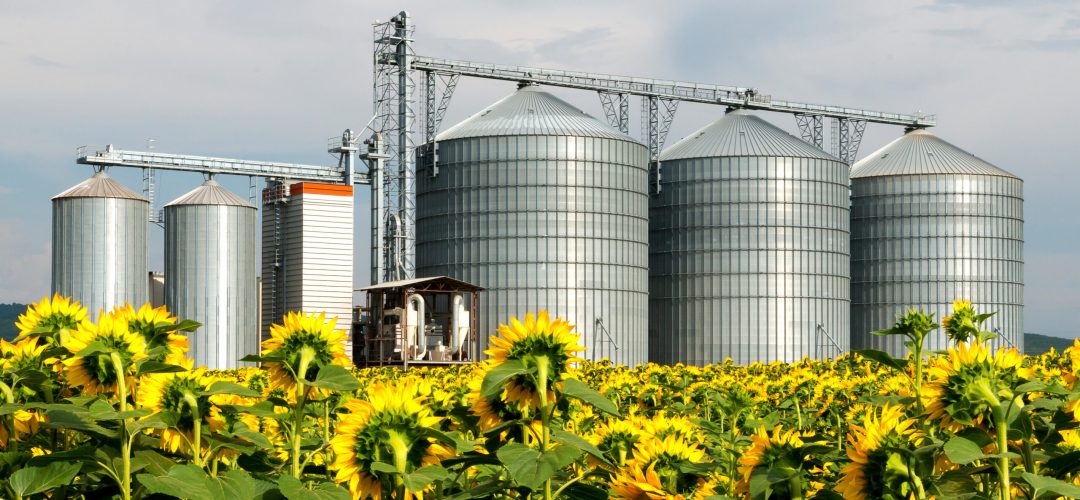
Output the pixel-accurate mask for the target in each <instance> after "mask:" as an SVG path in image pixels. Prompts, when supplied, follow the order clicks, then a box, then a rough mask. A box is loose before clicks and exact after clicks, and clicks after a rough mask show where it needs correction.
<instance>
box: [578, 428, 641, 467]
mask: <svg viewBox="0 0 1080 500" xmlns="http://www.w3.org/2000/svg"><path fill="white" fill-rule="evenodd" d="M645 436H646V434H645V431H644V430H642V428H641V426H640V425H638V424H637V423H636V422H633V421H631V420H608V421H607V422H604V423H602V424H600V425H599V426H597V428H596V432H594V433H593V434H592V435H590V436H589V441H590V442H592V444H593V445H595V446H596V447H597V448H599V449H600V451H602V452H603V453H604V456H605V457H607V459H608V460H609V461H610V462H611V463H612V464H614V465H615V466H616V467H621V466H623V465H624V464H625V463H626V462H627V461H628V460H629V459H631V458H633V456H634V447H635V446H636V445H637V444H638V442H640V441H641V440H642V439H643V438H645ZM589 459H590V464H592V465H594V466H597V465H599V463H600V461H599V460H596V459H594V458H592V456H591V455H590V456H589Z"/></svg>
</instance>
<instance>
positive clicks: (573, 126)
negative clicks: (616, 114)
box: [437, 85, 632, 141]
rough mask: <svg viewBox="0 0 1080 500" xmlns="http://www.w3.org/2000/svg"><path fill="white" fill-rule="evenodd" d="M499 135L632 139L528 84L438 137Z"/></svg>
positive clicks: (460, 137) (438, 138)
mask: <svg viewBox="0 0 1080 500" xmlns="http://www.w3.org/2000/svg"><path fill="white" fill-rule="evenodd" d="M500 135H560V136H575V137H600V138H610V139H624V140H632V139H630V137H629V136H627V135H626V134H623V133H622V132H619V131H618V130H616V129H614V128H612V127H611V126H610V125H608V124H606V123H604V122H601V121H600V120H597V119H596V118H593V117H592V116H590V115H589V114H588V113H586V112H584V111H582V110H580V109H578V108H576V107H574V106H573V105H571V104H570V103H568V102H566V101H564V100H562V99H559V98H558V97H555V96H554V95H551V94H549V93H547V92H544V91H543V90H541V89H540V87H539V86H538V85H526V86H524V87H522V88H520V89H518V90H517V91H516V92H514V93H513V94H510V95H508V96H506V97H504V98H502V99H500V100H499V101H498V102H496V103H495V104H492V105H491V106H488V107H487V108H486V109H484V110H483V111H481V112H479V113H477V114H475V115H472V116H470V117H469V118H467V119H465V120H464V121H462V122H461V123H458V124H457V125H454V126H453V127H451V128H449V129H447V130H446V131H445V132H443V133H441V134H439V135H438V137H437V140H439V141H446V140H451V139H463V138H466V137H490V136H500Z"/></svg>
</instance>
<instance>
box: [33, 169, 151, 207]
mask: <svg viewBox="0 0 1080 500" xmlns="http://www.w3.org/2000/svg"><path fill="white" fill-rule="evenodd" d="M58 198H125V199H129V200H142V201H146V198H143V197H142V196H139V195H137V194H135V192H134V191H132V190H130V189H128V188H127V187H125V186H124V185H123V184H120V183H119V182H116V180H115V179H113V178H112V177H109V174H106V173H105V171H104V170H102V171H101V172H97V173H95V174H94V175H93V176H92V177H90V178H89V179H86V180H85V181H82V182H80V183H79V184H77V185H75V186H73V187H72V188H71V189H68V190H67V191H64V192H63V193H60V194H58V195H56V196H53V198H52V199H54V200H55V199H58Z"/></svg>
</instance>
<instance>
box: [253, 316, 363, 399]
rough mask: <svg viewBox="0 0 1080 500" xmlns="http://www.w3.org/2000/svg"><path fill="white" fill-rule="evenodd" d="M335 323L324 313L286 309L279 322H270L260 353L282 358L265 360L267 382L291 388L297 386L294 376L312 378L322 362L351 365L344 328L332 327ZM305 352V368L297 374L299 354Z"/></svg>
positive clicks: (303, 354)
mask: <svg viewBox="0 0 1080 500" xmlns="http://www.w3.org/2000/svg"><path fill="white" fill-rule="evenodd" d="M336 325H337V318H331V319H330V320H329V321H327V320H326V315H325V314H324V313H319V314H318V315H315V314H305V313H300V312H291V313H288V314H286V315H285V317H284V318H283V320H282V323H281V324H276V323H275V324H274V325H272V326H271V327H270V338H269V339H266V340H265V341H263V343H262V349H263V356H265V357H275V358H278V359H281V361H267V362H266V363H265V366H266V368H267V369H268V370H269V371H270V384H271V385H272V386H273V387H281V388H284V389H285V390H286V391H290V392H292V391H293V390H295V388H296V377H298V376H299V377H304V379H305V380H308V381H314V380H315V375H316V374H317V373H318V367H319V366H321V365H338V366H345V367H348V366H352V362H351V361H350V360H349V356H348V354H346V353H345V332H344V331H341V330H335V329H334V327H335V326H336ZM305 355H306V356H308V362H309V364H308V367H307V370H306V371H305V373H303V374H298V373H296V372H298V371H299V370H300V364H301V358H302V357H303V356H305ZM294 374H295V375H294Z"/></svg>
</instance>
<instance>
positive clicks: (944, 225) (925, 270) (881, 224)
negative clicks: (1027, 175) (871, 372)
mask: <svg viewBox="0 0 1080 500" xmlns="http://www.w3.org/2000/svg"><path fill="white" fill-rule="evenodd" d="M1023 190H1024V183H1023V181H1022V180H1021V179H1020V178H1018V177H1016V176H1015V175H1013V174H1010V173H1009V172H1006V171H1004V170H1002V169H1000V168H998V167H995V166H993V165H991V164H989V163H987V162H985V161H983V160H981V159H979V158H978V157H976V156H974V155H972V154H971V153H968V152H966V151H963V150H961V149H960V148H958V147H956V146H954V145H952V144H950V143H948V142H946V141H944V140H942V139H940V138H938V137H937V136H935V135H934V134H931V133H930V132H928V131H926V130H913V131H910V132H908V133H907V134H905V135H904V136H902V137H900V138H898V139H896V140H895V141H893V142H891V143H889V144H888V145H886V146H885V147H883V148H881V149H879V150H877V151H875V152H874V153H872V154H870V155H869V156H867V157H866V158H864V159H863V160H861V161H859V162H858V163H856V164H855V165H854V166H853V167H852V170H851V300H852V302H851V332H852V338H851V343H852V346H853V347H854V348H857V349H858V348H873V349H881V350H885V351H888V352H889V353H891V354H892V355H894V356H904V355H905V354H906V352H907V350H906V348H905V347H904V345H903V342H902V339H900V338H894V337H879V336H875V335H871V334H870V333H869V332H871V331H873V330H880V329H884V328H889V327H891V326H892V325H893V324H894V323H895V321H896V316H897V315H898V314H901V313H903V312H904V311H906V310H907V309H908V308H912V307H913V308H918V309H922V310H924V311H927V312H932V313H934V317H935V319H936V320H937V321H938V322H939V323H940V322H941V319H942V318H944V317H945V316H947V315H949V314H951V313H952V301H953V300H954V299H965V300H970V301H972V302H974V303H975V305H976V307H977V308H978V309H979V310H980V311H982V312H991V311H997V314H996V315H995V316H993V317H992V318H990V320H989V321H988V322H987V325H986V327H987V328H988V329H990V330H997V331H999V333H1000V335H1001V336H1000V337H999V338H998V339H996V340H994V341H993V344H994V345H995V346H1001V345H1005V346H1014V347H1016V348H1017V349H1020V350H1021V351H1022V350H1023V342H1024V317H1023V313H1024V274H1023V272H1024V257H1023V252H1024V198H1023V196H1024V194H1023ZM945 347H946V338H945V334H944V332H943V331H941V330H938V331H935V332H934V333H932V334H931V336H930V337H928V338H927V341H926V348H927V349H944V348H945Z"/></svg>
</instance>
